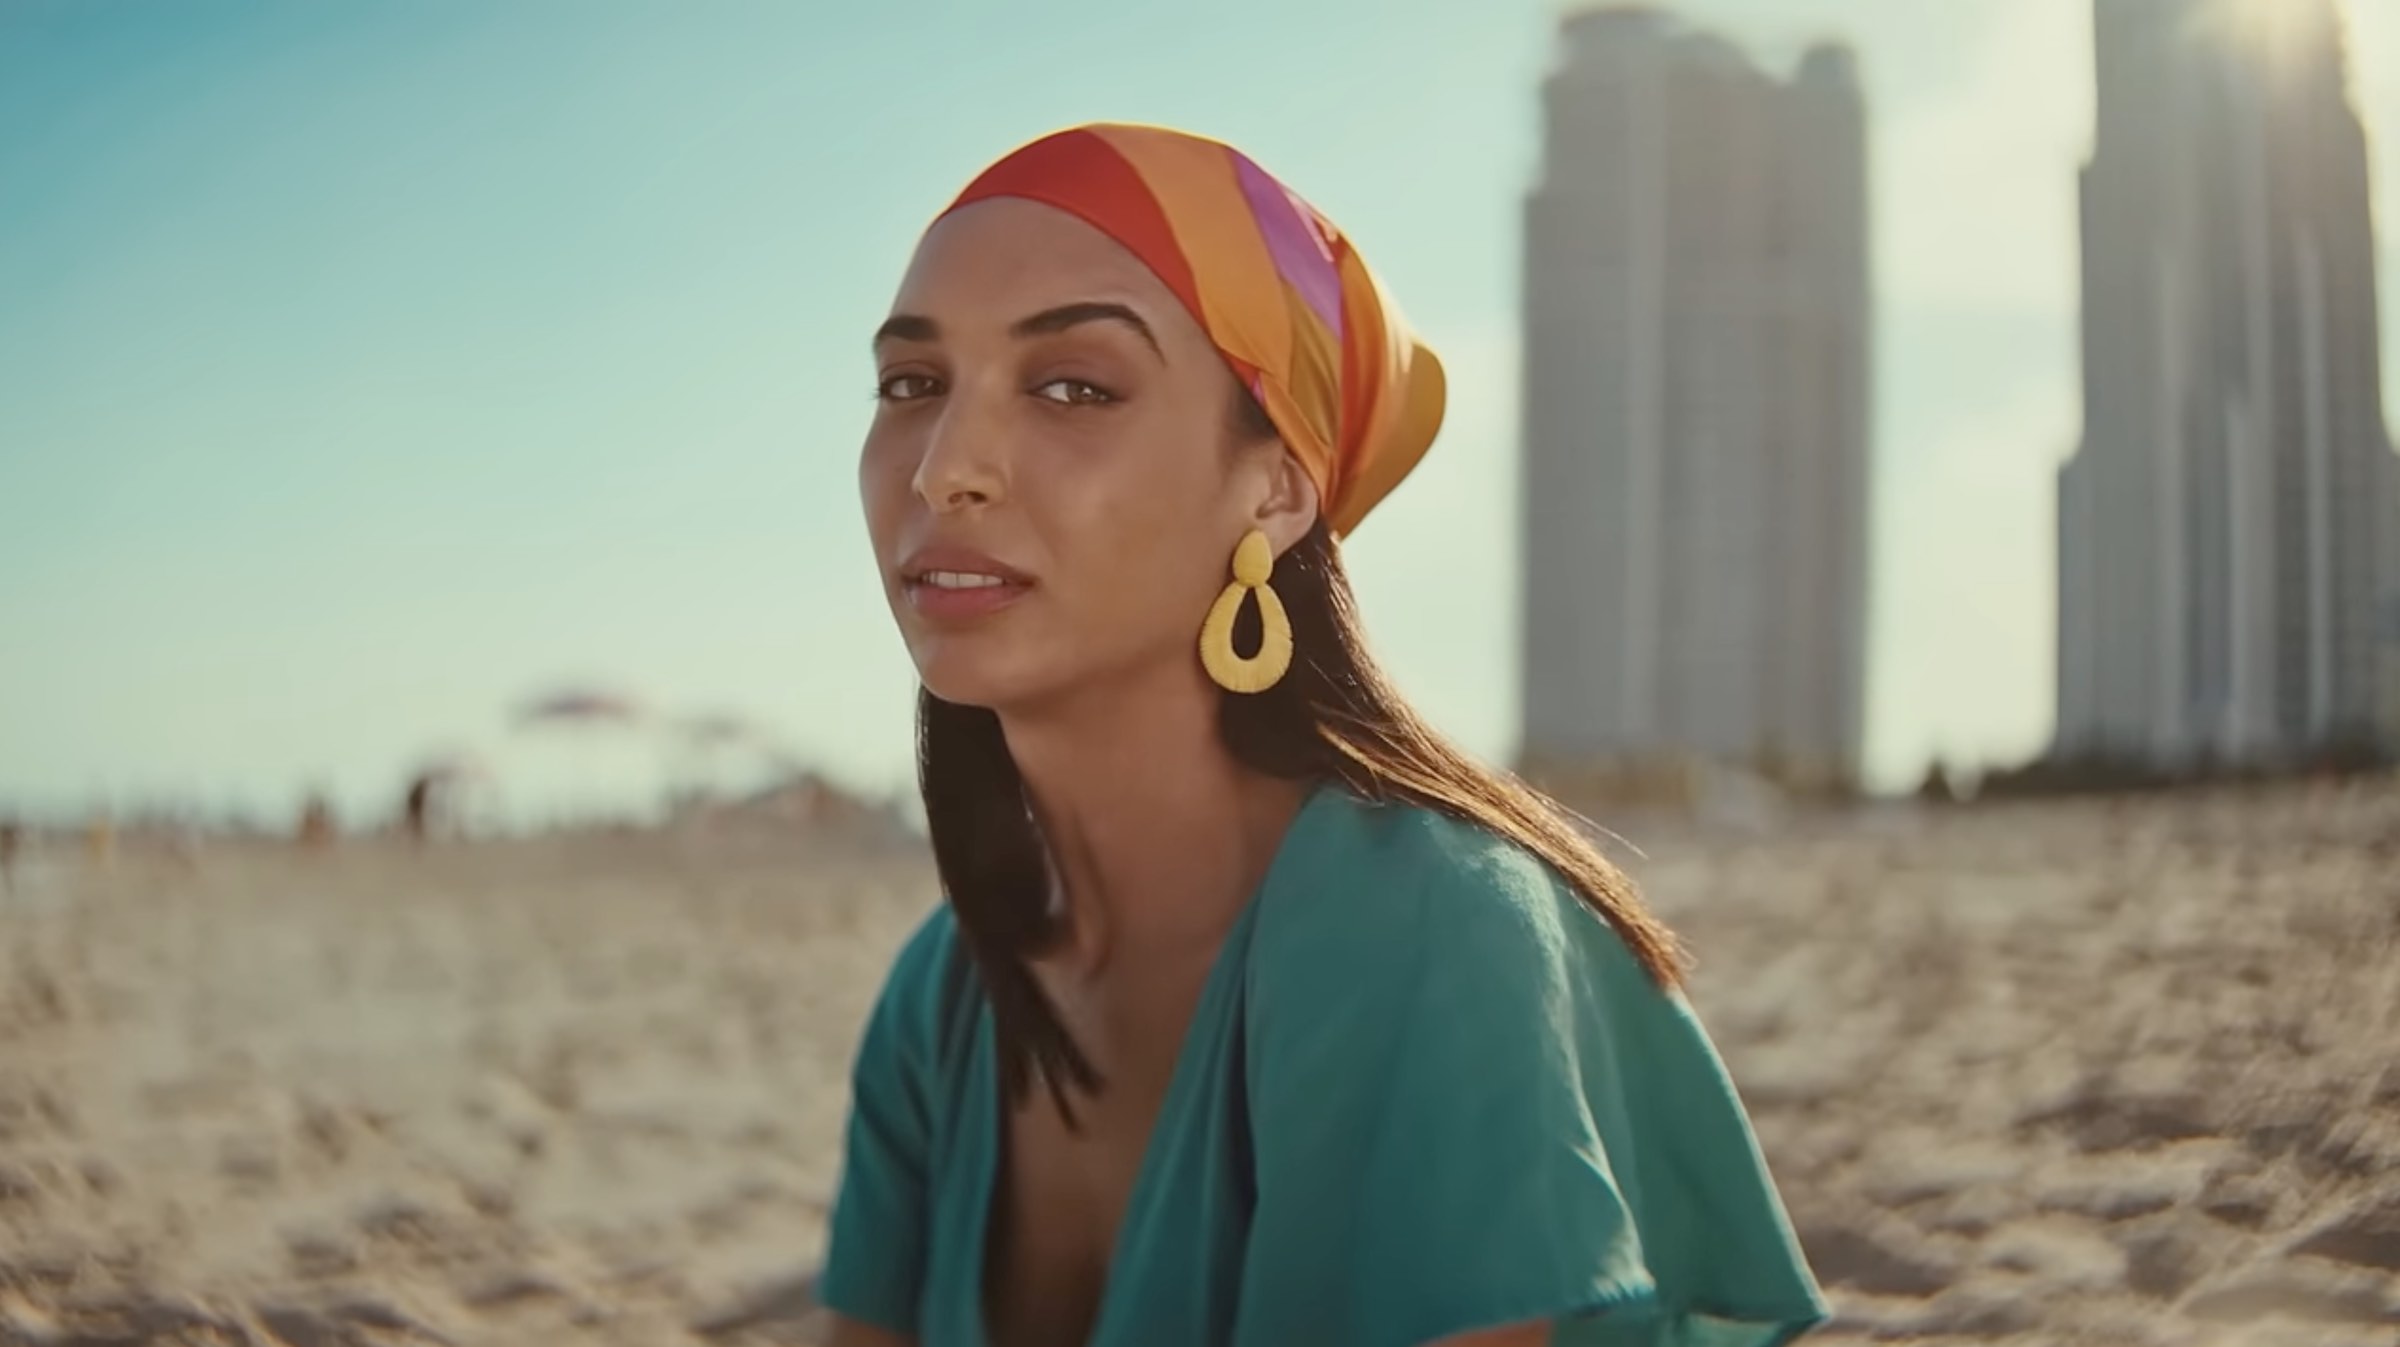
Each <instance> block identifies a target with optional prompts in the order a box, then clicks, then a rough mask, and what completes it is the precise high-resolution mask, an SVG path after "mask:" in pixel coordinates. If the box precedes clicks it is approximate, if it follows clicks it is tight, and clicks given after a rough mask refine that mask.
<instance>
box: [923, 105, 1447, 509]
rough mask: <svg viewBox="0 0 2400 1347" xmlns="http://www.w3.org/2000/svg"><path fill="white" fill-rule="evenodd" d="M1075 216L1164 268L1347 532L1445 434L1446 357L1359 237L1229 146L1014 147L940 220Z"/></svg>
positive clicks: (1094, 129)
mask: <svg viewBox="0 0 2400 1347" xmlns="http://www.w3.org/2000/svg"><path fill="white" fill-rule="evenodd" d="M1003 196H1005V197H1022V198H1025V199H1027V200H1031V201H1038V202H1041V203H1043V204H1044V205H1048V206H1052V207H1055V208H1057V209H1059V210H1063V211H1066V212H1067V213H1068V214H1070V215H1073V216H1075V217H1077V218H1078V219H1081V220H1083V221H1084V222H1085V223H1087V224H1089V225H1091V226H1092V227H1094V228H1096V229H1098V230H1099V231H1100V232H1102V233H1104V234H1106V235H1108V236H1109V237H1110V238H1112V239H1114V240H1116V241H1117V242H1118V243H1119V244H1121V245H1122V246H1124V247H1125V248H1126V249H1127V250H1128V251H1130V252H1132V253H1133V254H1134V256H1136V257H1139V258H1140V259H1141V260H1142V261H1143V262H1144V263H1145V264H1147V265H1148V266H1149V268H1150V270H1151V271H1153V272H1155V273H1156V274H1157V276H1158V278H1159V279H1160V280H1161V281H1164V282H1165V283H1166V286H1167V288H1168V289H1170V290H1172V291H1174V292H1175V296H1176V298H1178V299H1180V300H1182V301H1183V306H1184V308H1185V309H1186V310H1188V311H1189V312H1190V313H1191V315H1192V317H1193V319H1194V320H1196V321H1197V322H1198V323H1199V324H1200V326H1201V328H1202V329H1203V330H1205V331H1206V332H1207V333H1208V335H1209V338H1210V340H1212V341H1213V342H1214V343H1215V344H1216V347H1217V350H1218V351H1219V352H1220V353H1221V354H1222V355H1223V356H1224V357H1225V360H1226V363H1228V364H1229V365H1231V366H1232V367H1233V371H1234V373H1235V374H1236V375H1237V376H1239V377H1240V378H1241V380H1242V382H1243V383H1244V384H1245V385H1247V386H1248V387H1249V389H1250V391H1251V392H1252V393H1253V394H1254V395H1256V396H1257V398H1258V400H1259V402H1260V403H1261V404H1262V405H1263V406H1264V407H1265V408H1266V411H1267V416H1268V418H1269V419H1270V420H1272V421H1273V422H1274V423H1275V428H1276V430H1277V431H1279V432H1281V434H1282V436H1283V441H1284V443H1285V445H1287V446H1288V447H1289V448H1290V449H1291V451H1292V452H1293V453H1294V454H1295V455H1297V456H1298V457H1299V459H1300V462H1301V464H1302V465H1303V466H1304V467H1305V468H1306V469H1307V471H1308V473H1309V475H1310V477H1311V478H1313V479H1314V480H1315V482H1316V485H1317V494H1318V499H1319V502H1320V510H1321V513H1322V514H1323V516H1324V519H1325V522H1326V524H1327V526H1328V527H1329V528H1331V529H1332V531H1333V532H1334V534H1335V536H1337V537H1338V536H1340V535H1343V534H1346V533H1348V532H1349V531H1350V530H1351V529H1352V528H1354V527H1356V526H1357V524H1358V521H1359V520H1361V519H1363V518H1365V517H1366V513H1367V511H1369V510H1370V509H1373V508H1374V506H1375V504H1376V502H1378V501H1380V500H1382V499H1383V498H1384V496H1385V495H1387V494H1389V493H1390V491H1391V489H1392V488H1393V487H1395V486H1397V485H1399V483H1400V479H1401V478H1403V477H1405V476H1407V475H1408V472H1409V469H1411V468H1413V467H1415V466H1416V465H1417V460H1418V459H1420V458H1422V457H1424V455H1425V450H1426V448H1427V447H1428V446H1430V445H1431V444H1432V443H1433V436H1434V432H1435V431H1436V430H1438V429H1439V428H1440V427H1441V422H1442V407H1443V396H1444V383H1443V378H1442V365H1441V361H1440V360H1439V359H1437V358H1436V357H1435V356H1434V354H1433V352H1432V351H1431V350H1430V349H1428V348H1427V347H1426V346H1425V345H1424V344H1423V343H1422V342H1420V341H1418V340H1417V338H1416V336H1415V334H1414V333H1412V332H1411V331H1410V330H1409V328H1408V324H1407V323H1406V322H1405V321H1403V320H1402V318H1401V317H1400V312H1399V309H1398V308H1397V307H1396V306H1395V305H1394V304H1393V303H1392V301H1391V298H1390V297H1389V296H1388V295H1386V294H1385V293H1384V290H1383V286H1382V284H1381V283H1380V282H1378V281H1377V280H1376V278H1375V274H1374V273H1373V272H1371V271H1369V270H1368V269H1367V264H1366V263H1365V262H1364V261H1363V260H1361V259H1360V258H1359V256H1358V253H1357V252H1356V251H1355V250H1353V249H1352V248H1351V246H1350V241H1349V239H1347V238H1345V237H1344V236H1343V235H1342V232H1341V231H1340V230H1338V229H1336V228H1334V226H1333V224H1332V222H1331V221H1329V220H1327V219H1326V218H1325V217H1324V216H1323V215H1320V214H1318V213H1317V211H1316V210H1315V208H1313V207H1311V206H1310V205H1309V204H1308V203H1307V202H1305V201H1303V200H1301V199H1300V197H1299V196H1298V195H1297V194H1296V193H1294V192H1293V191H1292V190H1291V189H1289V188H1287V187H1285V186H1284V185H1283V184H1281V183H1279V182H1277V181H1276V180H1275V179H1274V178H1272V177H1270V176H1268V174H1267V173H1266V171H1265V170H1263V169H1261V168H1260V167H1259V166H1258V165H1257V164H1255V163H1252V162H1251V161H1250V159H1249V157H1248V156H1246V155H1244V154H1242V153H1241V152H1240V151H1238V150H1236V149H1234V148H1233V147H1232V146H1229V145H1225V144H1222V143H1220V142H1217V141H1214V140H1210V139H1208V138H1206V137H1203V136H1196V135H1191V134H1188V133H1186V132H1182V131H1173V130H1169V129H1167V128H1164V127H1156V126H1134V125H1123V124H1093V125H1088V126H1079V127H1073V128H1070V129H1068V130H1064V131H1058V132H1053V133H1052V134H1050V135H1047V136H1044V137H1042V138H1041V139H1039V140H1036V141H1033V142H1032V143H1030V144H1027V145H1025V146H1022V147H1021V148H1019V149H1017V150H1015V151H1013V152H1011V153H1010V154H1009V155H1008V156H1007V157H1005V158H1003V159H1001V160H1000V161H999V162H998V163H996V164H993V165H992V166H991V167H990V168H987V169H985V170H984V171H983V173H982V174H980V175H979V176H977V177H976V179H975V180H974V181H973V182H972V183H969V184H968V185H967V189H966V190H965V191H963V192H961V193H959V195H958V198H957V199H956V200H955V201H952V202H951V203H950V205H949V206H948V207H947V208H946V209H945V210H944V211H943V214H944V215H947V214H949V213H950V211H954V210H957V209H958V208H960V207H962V206H966V205H969V204H971V203H973V202H977V201H982V200H986V199H988V198H991V197H1003Z"/></svg>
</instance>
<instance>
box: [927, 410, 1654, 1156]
mask: <svg viewBox="0 0 2400 1347" xmlns="http://www.w3.org/2000/svg"><path fill="white" fill-rule="evenodd" d="M1234 422H1235V432H1236V435H1237V437H1238V438H1239V439H1240V440H1241V441H1243V442H1251V441H1256V440H1261V439H1265V438H1268V437H1271V436H1273V435H1274V434H1275V428H1274V425H1273V423H1272V422H1270V421H1268V420H1267V418H1266V413H1265V412H1264V410H1262V409H1261V408H1260V407H1259V405H1258V403H1257V401H1256V400H1255V399H1253V398H1252V397H1251V396H1250V395H1249V393H1248V392H1247V391H1246V390H1243V389H1241V388H1239V387H1238V386H1237V387H1236V389H1235V397H1234ZM1269 583H1270V584H1271V585H1272V586H1273V587H1274V590H1275V593H1276V595H1277V596H1278V597H1279V598H1281V599H1282V600H1283V607H1284V611H1285V612H1286V613H1287V614H1288V615H1289V616H1290V618H1291V625H1292V645H1293V657H1292V665H1291V671H1290V672H1289V673H1287V674H1286V675H1285V676H1284V677H1283V679H1282V681H1280V682H1278V683H1277V684H1276V685H1275V686H1274V687H1272V688H1269V689H1268V690H1266V691H1265V692H1260V693H1254V694H1249V695H1237V694H1234V693H1225V694H1223V696H1222V701H1221V703H1220V711H1219V715H1218V722H1217V723H1218V729H1219V733H1220V734H1221V735H1222V737H1223V739H1224V741H1225V746H1226V747H1227V748H1228V749H1229V750H1231V751H1232V753H1233V755H1234V757H1235V758H1236V759H1238V760H1239V761H1240V762H1242V763H1243V764H1244V765H1245V766H1248V767H1250V768H1252V769H1253V770H1256V771H1259V772H1263V773H1265V774H1267V775H1269V776H1274V777H1280V778H1284V779H1288V780H1304V781H1338V782H1340V783H1341V784H1342V785H1343V786H1344V787H1346V788H1347V789H1349V790H1350V791H1351V792H1353V793H1355V794H1357V795H1359V796H1361V797H1363V798H1365V799H1368V800H1375V801H1386V800H1401V801H1407V802H1410V803H1413V804H1417V805H1421V806H1424V807H1426V808H1430V809H1434V810H1438V811H1440V812H1441V813H1444V814H1447V815H1450V816H1451V817H1453V818H1457V819H1461V820H1464V821H1466V822H1470V823H1474V824H1478V825H1480V826H1482V827H1484V828H1487V829H1489V830H1491V831H1492V832H1494V833H1496V834H1498V835H1500V836H1502V837H1505V838H1507V839H1508V840H1509V841H1511V842H1514V843H1516V844H1517V845H1518V846H1521V847H1523V848H1524V849H1525V850H1527V851H1528V852H1531V853H1532V854H1533V855H1535V856H1537V857H1539V858H1540V859H1541V860H1543V861H1544V862H1546V863H1547V864H1548V865H1549V866H1550V868H1551V869H1553V870H1555V871H1556V872H1557V873H1558V874H1559V875H1560V876H1561V877H1562V878H1564V879H1565V880H1566V882H1567V883H1568V884H1569V885H1570V886H1572V887H1573V888H1574V890H1575V891H1576V893H1577V894H1578V895H1579V896H1581V897H1582V899H1583V900H1584V902H1586V903H1587V904H1589V905H1590V906H1591V907H1592V908H1593V910H1594V911H1596V912H1598V913H1599V915H1600V916H1601V917H1602V918H1603V919H1604V920H1606V921H1607V922H1608V924H1609V925H1610V926H1611V927H1612V928H1613V929H1614V930H1615V931H1616V933H1617V935H1618V936H1619V937H1620V938H1621V939H1623V941H1624V942H1625V945H1626V947H1627V948H1628V949H1629V950H1631V951H1632V953H1633V956H1634V958H1635V959H1636V960H1638V961H1639V962H1640V963H1641V965H1642V967H1643V969H1644V970H1645V971H1646V972H1647V973H1648V974H1649V975H1650V977H1651V979H1652V980H1653V981H1655V982H1657V983H1658V984H1659V985H1660V986H1662V987H1673V986H1678V985H1680V984H1681V982H1682V979H1683V973H1684V970H1685V967H1686V964H1687V962H1688V961H1687V958H1686V955H1685V952H1684V950H1683V948H1682V946H1681V945H1680V944H1679V942H1678V941H1677V940H1676V938H1675V935H1674V933H1673V932H1672V931H1670V930H1668V929H1667V927H1666V925H1665V924H1664V923H1662V922H1660V921H1659V920H1658V918H1657V917H1656V916H1654V915H1652V914H1651V912H1650V911H1649V909H1648V908H1647V907H1645V906H1644V905H1643V903H1642V901H1641V898H1640V896H1639V895H1638V894H1637V893H1636V892H1635V890H1634V887H1633V884H1632V882H1631V881H1630V880H1628V879H1627V878H1626V876H1625V874H1624V872H1623V871H1621V870H1619V869H1618V868H1617V867H1616V866H1615V865H1614V864H1612V863H1611V862H1610V861H1609V860H1608V858H1607V857H1605V856H1603V855H1602V854H1601V853H1600V851H1599V849H1598V848H1597V847H1595V846H1594V845H1593V844H1592V843H1591V842H1590V841H1589V840H1587V839H1586V838H1585V836H1584V835H1583V833H1582V832H1581V831H1579V830H1578V828H1577V827H1576V825H1575V823H1574V822H1573V821H1572V816H1571V815H1569V814H1568V813H1567V812H1566V811H1565V810H1564V809H1563V808H1561V807H1560V806H1559V805H1558V804H1557V803H1556V802H1555V801H1553V800H1551V799H1550V798H1549V797H1548V796H1546V795H1543V794H1542V793H1540V792H1539V791H1536V790H1534V789H1533V788H1532V787H1530V786H1528V785H1526V784H1525V783H1524V782H1522V781H1520V780H1518V779H1517V778H1515V777H1514V776H1511V775H1509V774H1506V773H1503V772H1499V771H1495V770H1493V769H1492V768H1490V767H1486V766H1484V765H1483V764H1481V763H1479V762H1477V761H1475V760H1474V759H1473V758H1471V757H1469V756H1468V755H1467V754H1466V753H1464V752H1462V751H1461V750H1459V749H1458V748H1457V747H1456V746H1454V745H1453V744H1451V743H1450V741H1449V740H1447V739H1445V738H1443V737H1442V736H1441V735H1440V734H1439V733H1437V732H1436V731H1435V730H1434V729H1433V727H1432V726H1431V725H1428V724H1427V723H1426V722H1425V720H1424V718H1423V717H1421V716H1419V715H1418V714H1417V713H1416V711H1415V710H1414V709H1412V708H1411V707H1410V706H1409V705H1408V703H1407V702H1406V701H1405V700H1403V699H1402V697H1401V696H1400V693H1399V691H1398V689H1396V688H1395V687H1393V686H1392V683H1391V680H1389V679H1388V678H1386V677H1385V676H1384V673H1383V671H1382V670H1381V669H1380V668H1378V667H1376V664H1375V661H1374V659H1373V657H1372V656H1371V655H1369V654H1368V652H1367V647H1366V638H1365V634H1364V632H1363V631H1362V629H1361V627H1360V623H1359V614H1358V605H1357V600H1356V599H1355V598H1354V596H1353V595H1352V593H1351V589H1350V581H1349V577H1348V576H1347V575H1346V574H1344V572H1343V570H1342V562H1341V552H1340V549H1339V548H1338V547H1337V546H1336V545H1335V543H1334V541H1333V537H1332V535H1331V534H1330V533H1329V532H1328V531H1327V530H1326V528H1325V526H1324V524H1323V523H1322V522H1320V523H1319V524H1317V526H1316V527H1314V528H1312V529H1311V530H1310V531H1309V532H1308V533H1307V534H1306V535H1305V536H1304V537H1302V538H1301V539H1300V541H1299V542H1297V543H1295V544H1294V545H1293V546H1292V547H1291V548H1289V549H1288V550H1286V551H1285V552H1284V554H1283V555H1282V556H1281V557H1279V558H1277V560H1276V562H1275V571H1274V575H1273V577H1272V578H1271V580H1270V581H1269ZM1234 639H1235V642H1236V647H1237V648H1238V649H1249V650H1255V649H1256V648H1257V644H1258V639H1259V625H1258V616H1257V612H1256V608H1255V605H1252V604H1244V605H1243V608H1242V615H1241V618H1240V619H1239V620H1238V621H1237V622H1236V624H1235V634H1234ZM917 774H918V779H919V782H920V784H921V786H922V788H923V790H924V795H925V815H926V822H927V825H928V828H929V830H930V832H931V834H932V839H933V855H934V863H935V865H936V867H937V868H938V869H939V871H940V873H941V879H942V887H943V889H944V891H945V893H946V895H947V897H948V900H949V903H950V906H951V909H952V911H953V912H954V913H955V914H956V916H957V920H958V929H959V933H960V935H961V937H962V939H963V942H964V944H965V947H966V950H967V954H968V957H969V958H970V959H972V961H973V963H974V965H975V970H976V973H977V975H978V977H979V980H980V981H981V983H982V987H983V992H984V995H985V997H986V998H987V1000H988V1001H989V1002H990V1004H991V1008H992V1016H993V1027H994V1029H995V1031H996V1037H997V1038H998V1041H999V1052H1000V1073H1001V1080H1002V1082H1003V1086H1004V1089H1005V1091H1006V1095H1007V1098H1008V1099H1009V1100H1010V1101H1012V1102H1019V1101H1022V1100H1023V1099H1024V1097H1025V1095H1026V1092H1027V1091H1028V1090H1029V1089H1031V1088H1032V1084H1033V1079H1034V1077H1035V1076H1036V1075H1037V1074H1038V1075H1039V1076H1040V1077H1041V1079H1042V1080H1043V1081H1044V1082H1045V1083H1046V1084H1047V1085H1048V1087H1049V1089H1050V1092H1051V1095H1052V1097H1053V1099H1054V1100H1055V1101H1056V1102H1057V1104H1058V1106H1059V1110H1060V1112H1061V1113H1062V1114H1063V1115H1065V1116H1066V1117H1067V1118H1068V1119H1069V1120H1070V1122H1071V1121H1072V1120H1073V1118H1074V1112H1073V1108H1072V1106H1071V1103H1070V1100H1069V1098H1068V1093H1067V1092H1068V1089H1069V1087H1072V1088H1074V1089H1076V1090H1080V1091H1084V1092H1090V1091H1094V1090H1097V1089H1098V1088H1099V1087H1100V1084H1101V1082H1100V1077H1099V1073H1098V1072H1097V1071H1095V1070H1094V1069H1093V1067H1092V1065H1091V1061H1090V1059H1089V1058H1087V1057H1085V1056H1084V1054H1083V1051H1082V1049H1081V1048H1079V1047H1078V1046H1077V1045H1076V1043H1075V1040H1074V1037H1073V1035H1071V1034H1070V1033H1068V1031H1067V1029H1066V1027H1065V1026H1064V1025H1063V1024H1061V1023H1060V1022H1059V1018H1058V1015H1057V1012H1056V1011H1055V1010H1054V1009H1053V1008H1052V1006H1051V1005H1050V1003H1049V999H1048V998H1047V997H1046V996H1045V995H1044V994H1043V993H1042V989H1041V985H1040V983H1038V982H1037V981H1036V980H1035V979H1034V976H1033V973H1032V970H1031V969H1030V968H1029V967H1028V966H1027V960H1028V959H1030V958H1032V957H1034V956H1035V955H1038V954H1039V953H1041V952H1042V951H1043V950H1044V949H1045V948H1046V947H1047V946H1048V945H1050V943H1051V942H1052V941H1053V940H1055V939H1056V938H1057V937H1058V936H1059V935H1061V934H1062V933H1063V932H1062V923H1061V922H1060V920H1059V918H1058V917H1057V916H1056V915H1055V914H1054V913H1053V911H1052V908H1051V904H1050V892H1051V874H1050V863H1049V858H1048V855H1047V853H1046V851H1045V849H1044V846H1043V842H1042V838H1041V833H1040V831H1039V829H1038V828H1037V826H1036V825H1035V823H1034V819H1033V813H1032V810H1031V807H1030V805H1029V803H1028V801H1027V799H1026V795H1025V783H1024V778H1023V777H1022V776H1020V775H1019V774H1018V771H1017V764H1016V760H1015V759H1014V758H1013V757H1011V756H1010V754H1009V751H1008V742H1007V740H1006V739H1005V738H1004V737H1003V736H1002V734H1001V729H1000V720H999V717H998V716H997V715H995V714H994V713H993V712H991V711H989V710H987V709H984V708H982V707H974V706H963V705H960V704H957V703H954V702H946V701H943V700H941V699H940V698H938V697H935V696H934V695H933V694H932V693H930V692H927V691H923V690H922V689H920V691H919V693H918V697H917Z"/></svg>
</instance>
